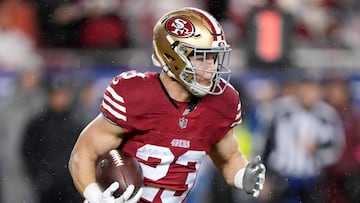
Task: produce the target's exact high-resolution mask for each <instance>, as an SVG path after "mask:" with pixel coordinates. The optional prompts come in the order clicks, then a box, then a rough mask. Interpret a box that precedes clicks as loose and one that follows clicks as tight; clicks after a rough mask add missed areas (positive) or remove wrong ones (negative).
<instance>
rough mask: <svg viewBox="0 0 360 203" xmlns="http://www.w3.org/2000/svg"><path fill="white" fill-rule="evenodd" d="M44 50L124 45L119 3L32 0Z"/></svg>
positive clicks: (124, 28) (117, 0) (111, 0)
mask: <svg viewBox="0 0 360 203" xmlns="http://www.w3.org/2000/svg"><path fill="white" fill-rule="evenodd" d="M34 1H36V3H37V5H38V7H39V15H40V17H39V18H40V19H41V29H42V34H43V35H42V39H43V44H44V46H45V47H55V48H56V47H58V48H59V47H67V48H119V47H124V46H126V45H127V43H128V38H127V24H126V23H125V20H124V19H123V18H122V15H121V14H122V12H121V9H122V7H121V6H122V0H103V1H96V0H72V1H61V0H52V1H48V0H34Z"/></svg>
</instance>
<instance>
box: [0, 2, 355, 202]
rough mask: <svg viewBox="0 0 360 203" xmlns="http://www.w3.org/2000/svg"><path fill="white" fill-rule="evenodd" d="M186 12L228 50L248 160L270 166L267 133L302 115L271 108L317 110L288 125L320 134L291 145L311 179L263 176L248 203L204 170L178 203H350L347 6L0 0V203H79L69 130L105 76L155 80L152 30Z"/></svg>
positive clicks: (350, 15)
mask: <svg viewBox="0 0 360 203" xmlns="http://www.w3.org/2000/svg"><path fill="white" fill-rule="evenodd" d="M185 6H194V7H198V8H202V9H204V10H207V11H209V12H210V13H211V14H213V15H214V16H215V17H216V18H217V19H218V21H219V22H220V23H221V24H222V26H223V29H224V31H225V34H226V37H227V41H228V43H229V44H230V45H231V46H232V48H233V51H232V56H231V57H232V58H231V68H232V83H233V85H234V86H235V87H236V88H237V89H238V91H239V93H240V96H241V101H242V105H243V111H242V112H243V123H242V125H241V126H239V127H237V129H236V133H237V135H238V139H239V148H241V150H242V151H243V152H244V154H245V155H246V156H247V157H248V158H249V159H251V158H252V157H254V156H255V155H257V154H261V155H262V156H264V157H265V158H268V159H266V160H265V161H269V160H270V162H276V161H279V160H276V158H274V156H275V157H276V155H273V153H274V152H276V153H277V151H276V150H275V149H277V147H278V145H276V144H274V142H276V141H274V140H277V138H276V132H277V131H276V130H275V133H270V132H271V127H272V126H276V125H277V123H276V122H278V120H279V119H277V118H279V116H278V115H277V113H276V112H275V113H274V111H275V110H279V109H280V110H279V111H282V110H284V109H296V110H289V112H298V109H302V108H303V106H302V104H301V105H300V104H299V103H301V102H298V103H296V102H295V104H294V103H291V102H288V101H287V100H286V99H285V100H286V101H284V100H281V99H282V98H288V96H290V97H296V98H297V99H299V101H305V100H306V101H307V100H308V98H313V97H314V98H315V100H316V102H318V101H321V102H323V103H326V105H327V106H326V107H320V108H318V109H320V110H314V112H316V113H314V115H315V117H317V118H318V117H321V118H322V119H320V120H321V122H320V124H321V125H320V124H319V125H316V126H311V125H310V124H311V123H310V124H306V122H300V121H299V119H295V123H297V121H299V123H302V124H303V125H300V126H296V125H295V124H294V123H291V125H292V124H294V129H295V128H296V129H310V131H311V130H314V129H317V128H318V129H325V128H326V129H327V131H326V132H322V131H320V130H319V132H318V131H317V130H314V131H317V134H316V135H314V136H318V137H316V138H314V140H317V142H316V143H315V144H313V145H314V146H313V145H312V144H309V142H308V141H309V138H305V140H307V141H306V142H301V143H302V145H303V146H306V147H305V148H306V149H307V152H309V153H308V154H312V155H313V154H316V156H317V159H314V160H312V159H311V160H312V161H311V163H310V165H311V166H309V167H305V168H314V169H313V170H312V171H313V172H314V171H315V172H314V173H312V174H311V175H309V174H305V175H298V176H296V175H295V176H296V178H297V179H295V180H294V181H292V180H293V179H291V178H293V177H294V175H293V174H285V175H284V174H280V175H279V174H278V173H279V172H278V171H277V170H280V171H282V170H281V169H278V168H276V167H274V168H271V167H270V168H269V170H270V172H269V177H270V178H269V180H267V183H269V184H266V186H265V189H264V192H263V193H262V195H261V196H260V198H258V199H254V198H250V197H248V196H246V195H244V194H243V193H241V192H239V191H234V190H232V189H230V188H228V187H227V186H226V185H225V184H224V182H223V180H222V177H221V176H219V174H218V173H217V172H216V171H214V168H213V166H212V164H211V163H210V162H209V161H208V160H207V161H205V162H204V163H203V167H202V168H201V173H200V175H199V177H198V181H197V183H196V185H195V188H194V191H193V192H192V193H191V194H190V196H189V200H188V202H219V201H222V202H337V203H338V202H340V203H341V202H344V203H346V202H360V130H359V126H360V125H359V124H360V118H359V115H358V113H357V112H358V110H359V108H360V37H359V36H360V2H359V1H358V0H342V1H340V0H291V1H287V0H255V1H254V0H199V1H192V0H182V1H168V0H152V1H145V0H131V1H130V0H101V1H98V0H1V1H0V28H1V29H0V87H1V88H0V121H1V122H0V178H1V179H0V183H1V184H0V202H4V203H14V202H26V203H28V202H29V203H31V202H81V198H80V197H79V196H78V195H77V194H76V192H75V191H74V190H73V186H72V183H71V180H70V179H69V178H68V177H69V174H68V172H67V158H68V156H69V153H70V150H71V147H72V146H73V144H74V142H75V140H76V136H77V135H78V132H79V130H81V129H82V128H83V127H84V126H85V125H86V124H87V122H89V121H90V120H91V119H92V118H93V117H94V116H95V115H97V114H98V112H99V105H100V102H101V99H102V93H103V90H104V88H105V87H106V86H107V84H108V83H109V81H111V79H112V77H114V76H115V75H117V74H119V73H121V72H123V71H126V70H131V69H135V70H138V71H160V70H159V69H156V68H153V67H152V63H151V57H150V56H151V53H152V28H153V26H154V24H155V23H156V21H157V20H158V19H159V18H160V17H161V16H162V15H164V14H165V13H166V12H168V11H170V10H173V9H177V8H182V7H185ZM303 83H307V84H308V85H307V86H306V87H304V88H305V90H302V88H303V87H302V86H301V85H302V84H303ZM309 84H310V85H309ZM314 84H315V86H316V88H314V87H313V86H312V85H314ZM306 88H308V89H306ZM313 89H316V91H314V92H313V93H311V94H309V95H300V94H298V93H300V92H305V93H308V92H312V90H313ZM305 93H304V94H305ZM314 95H315V96H314ZM301 96H302V97H301ZM279 100H281V101H280V102H278V101H279ZM282 102H284V103H282ZM316 102H315V103H316ZM274 103H277V106H274ZM278 103H280V108H279V104H278ZM304 103H306V102H304ZM310 103H311V102H310ZM297 105H298V106H301V107H297ZM304 106H305V107H304V109H305V111H307V110H308V109H313V107H307V104H306V105H305V104H304ZM310 106H311V105H310ZM313 106H316V105H313ZM282 107H284V108H282ZM285 107H288V108H285ZM293 107H294V108H293ZM295 107H296V108H295ZM316 108H317V107H316ZM324 109H326V110H324ZM284 112H285V113H284V115H285V114H286V113H288V112H287V111H285V110H284ZM319 112H320V113H319ZM324 112H325V113H324ZM329 112H330V113H329ZM294 114H295V113H294ZM286 115H287V114H286ZM280 117H281V116H280ZM296 118H297V117H296ZM301 118H302V117H301ZM276 119H277V120H276ZM280 120H281V119H280ZM300 120H301V119H300ZM305 120H306V121H308V120H307V119H305ZM305 124H306V125H305ZM325 124H329V125H328V126H326V125H325ZM279 125H280V124H279ZM322 125H325V127H323V126H322ZM70 126H71V127H70ZM332 127H333V128H332ZM289 130H290V131H289V133H285V134H291V132H292V131H294V130H293V129H291V128H290V129H289ZM300 131H301V130H300ZM274 134H275V135H274ZM305 134H312V133H310V132H305ZM322 134H323V135H324V136H323V137H321V135H322ZM274 137H275V138H274ZM324 137H327V138H326V139H325V138H324ZM322 139H325V140H331V141H329V142H327V141H326V142H325V141H324V142H320V141H318V140H322ZM298 141H299V140H297V141H296V142H297V143H298ZM289 142H292V141H291V140H290V141H289ZM286 144H287V142H285V145H286ZM269 146H270V147H269ZM324 149H325V150H324ZM280 151H281V150H280ZM320 152H321V153H320ZM280 154H281V153H280ZM282 154H283V155H284V156H285V157H286V158H287V159H288V160H289V159H290V160H291V159H294V160H296V161H297V162H298V163H299V162H300V163H301V164H302V165H304V166H308V163H306V162H305V161H304V162H301V161H300V159H299V160H298V159H296V158H294V157H297V156H293V157H288V156H287V155H288V153H287V151H283V153H282ZM319 154H321V156H320V155H319ZM305 157H306V156H305ZM319 157H320V158H319ZM318 159H320V160H321V161H319V160H318ZM274 160H275V161H274ZM323 160H327V161H323ZM320 162H321V164H320ZM314 163H315V164H314ZM312 165H316V167H315V166H314V167H313V166H312ZM289 167H290V166H289ZM285 168H286V167H285ZM286 175H289V176H286ZM279 176H280V179H281V180H279ZM299 177H300V178H299ZM304 177H305V178H304ZM277 178H278V179H277ZM283 179H284V180H285V182H284V181H282V180H283ZM298 179H301V180H298ZM290 180H291V181H290ZM308 183H309V184H310V186H309V184H308ZM304 188H313V189H314V190H313V192H310V193H309V191H306V190H305V189H304ZM284 191H286V192H284ZM289 191H290V194H291V195H290V196H292V197H295V198H293V199H291V198H288V196H287V195H286V194H288V193H287V192H289ZM304 191H305V192H304ZM306 192H307V193H308V194H310V195H303V194H304V193H306ZM303 196H305V197H303ZM279 198H280V199H279ZM309 199H310V200H309Z"/></svg>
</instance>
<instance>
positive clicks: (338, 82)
mask: <svg viewBox="0 0 360 203" xmlns="http://www.w3.org/2000/svg"><path fill="white" fill-rule="evenodd" d="M324 87H325V99H326V101H328V102H329V103H330V104H331V105H332V106H334V107H335V109H336V110H337V111H338V113H339V115H340V118H341V121H342V123H343V126H344V131H345V141H346V148H344V152H343V154H342V156H341V159H339V161H338V162H336V163H335V164H334V165H332V166H331V167H330V168H329V169H328V170H327V175H326V178H325V180H326V181H325V192H326V202H328V203H351V202H358V201H359V200H360V188H359V185H360V114H359V112H358V111H357V109H356V108H355V106H354V104H353V101H352V98H351V93H350V89H349V83H348V81H347V78H346V76H341V75H334V76H329V77H328V78H326V80H325V83H324Z"/></svg>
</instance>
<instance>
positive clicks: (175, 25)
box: [165, 17, 194, 37]
mask: <svg viewBox="0 0 360 203" xmlns="http://www.w3.org/2000/svg"><path fill="white" fill-rule="evenodd" d="M165 29H166V30H167V31H168V33H170V34H171V35H175V36H177V37H190V36H191V35H193V34H194V26H193V24H192V23H191V22H190V21H189V20H188V19H186V18H181V17H173V18H170V19H169V20H167V21H166V24H165Z"/></svg>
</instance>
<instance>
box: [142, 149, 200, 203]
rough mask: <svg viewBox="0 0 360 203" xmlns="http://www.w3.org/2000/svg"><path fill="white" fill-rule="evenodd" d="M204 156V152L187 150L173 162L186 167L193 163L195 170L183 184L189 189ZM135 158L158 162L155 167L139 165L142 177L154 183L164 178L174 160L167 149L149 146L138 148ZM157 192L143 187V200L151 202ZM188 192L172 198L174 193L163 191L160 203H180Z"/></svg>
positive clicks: (155, 189)
mask: <svg viewBox="0 0 360 203" xmlns="http://www.w3.org/2000/svg"><path fill="white" fill-rule="evenodd" d="M205 155H206V153H205V151H194V150H189V151H187V152H185V153H184V154H182V155H180V156H179V157H178V158H177V160H176V161H175V163H176V164H180V165H183V166H187V165H188V164H189V163H195V168H196V170H195V171H194V172H190V173H189V174H188V175H187V178H186V180H185V184H186V185H187V187H188V188H189V189H190V188H191V187H192V186H193V184H194V181H195V178H196V171H197V169H198V168H199V166H200V163H201V161H202V160H203V158H204V156H205ZM136 156H137V157H138V158H140V159H142V160H149V158H156V159H159V160H160V163H159V164H158V165H157V166H155V167H152V166H148V165H145V164H143V163H140V165H141V167H142V170H143V174H144V177H146V178H148V179H151V180H154V181H156V180H159V179H161V178H163V177H165V176H166V175H167V173H168V171H169V167H170V164H171V163H172V162H173V161H174V160H175V156H174V154H173V153H172V152H171V150H170V149H169V148H167V147H161V146H156V145H151V144H146V145H144V146H142V147H140V148H139V149H138V150H137V152H136ZM159 190H160V189H158V188H150V187H149V188H147V187H145V188H144V192H143V198H144V199H146V200H148V201H153V200H154V198H155V196H156V194H157V193H158V192H159ZM188 192H189V190H188V191H187V192H184V193H183V194H182V195H181V196H174V194H175V191H171V190H164V191H163V192H162V194H161V200H162V202H167V203H168V202H169V203H170V202H174V203H175V202H181V201H182V200H183V199H184V198H185V197H186V195H187V193H188Z"/></svg>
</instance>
